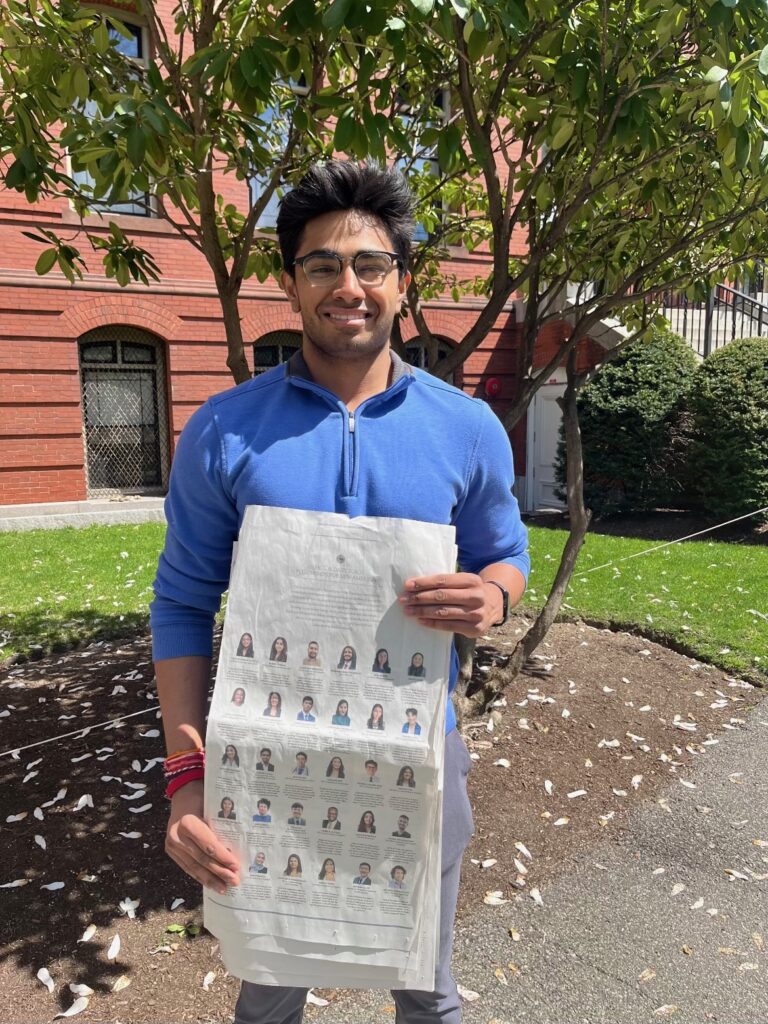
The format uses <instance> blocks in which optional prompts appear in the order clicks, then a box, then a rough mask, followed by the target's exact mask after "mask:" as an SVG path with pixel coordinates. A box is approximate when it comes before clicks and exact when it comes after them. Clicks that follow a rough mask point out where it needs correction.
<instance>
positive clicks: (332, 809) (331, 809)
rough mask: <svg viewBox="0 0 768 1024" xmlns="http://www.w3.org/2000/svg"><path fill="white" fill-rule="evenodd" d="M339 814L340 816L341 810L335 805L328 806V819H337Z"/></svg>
mask: <svg viewBox="0 0 768 1024" xmlns="http://www.w3.org/2000/svg"><path fill="white" fill-rule="evenodd" d="M338 816H339V812H338V811H337V810H336V808H335V807H329V808H328V821H336V819H337V818H338Z"/></svg>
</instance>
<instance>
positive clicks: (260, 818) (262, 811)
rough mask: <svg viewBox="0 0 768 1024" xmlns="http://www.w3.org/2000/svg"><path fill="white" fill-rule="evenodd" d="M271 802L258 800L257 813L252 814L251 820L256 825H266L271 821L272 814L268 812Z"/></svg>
mask: <svg viewBox="0 0 768 1024" xmlns="http://www.w3.org/2000/svg"><path fill="white" fill-rule="evenodd" d="M270 806H271V804H270V802H269V800H263V799H262V800H259V802H258V803H257V804H256V808H257V810H258V814H254V816H253V818H252V819H251V820H252V821H255V822H256V824H257V825H268V824H269V823H270V822H271V821H272V815H271V814H270V813H269V808H270Z"/></svg>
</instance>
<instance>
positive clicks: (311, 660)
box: [301, 640, 323, 668]
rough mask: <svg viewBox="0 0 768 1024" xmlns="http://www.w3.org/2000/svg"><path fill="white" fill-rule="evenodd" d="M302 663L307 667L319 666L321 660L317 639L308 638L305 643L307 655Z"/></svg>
mask: <svg viewBox="0 0 768 1024" xmlns="http://www.w3.org/2000/svg"><path fill="white" fill-rule="evenodd" d="M301 664H302V665H306V666H307V667H308V668H320V667H321V666H322V664H323V663H322V661H321V659H320V644H319V643H318V642H317V640H310V641H309V643H308V644H307V656H306V658H305V659H304V660H303V661H302V663H301Z"/></svg>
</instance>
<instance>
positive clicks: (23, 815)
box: [5, 811, 29, 825]
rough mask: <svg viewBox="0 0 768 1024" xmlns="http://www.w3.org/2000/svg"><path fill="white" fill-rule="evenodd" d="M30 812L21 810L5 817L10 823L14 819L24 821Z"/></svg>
mask: <svg viewBox="0 0 768 1024" xmlns="http://www.w3.org/2000/svg"><path fill="white" fill-rule="evenodd" d="M28 813H29V812H28V811H21V812H20V813H19V814H9V815H8V817H7V818H6V819H5V820H6V823H7V824H9V825H10V824H11V823H12V822H14V821H24V819H25V818H26V816H27V814H28Z"/></svg>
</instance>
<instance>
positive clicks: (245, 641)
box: [240, 633, 253, 651]
mask: <svg viewBox="0 0 768 1024" xmlns="http://www.w3.org/2000/svg"><path fill="white" fill-rule="evenodd" d="M240 643H241V644H242V646H243V648H244V650H246V651H247V650H248V648H249V647H250V646H251V644H252V643H253V639H252V637H251V634H250V633H243V635H242V636H241V637H240Z"/></svg>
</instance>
